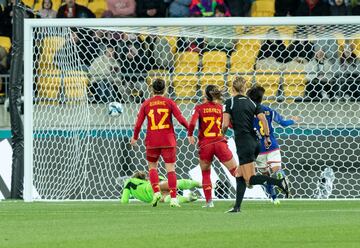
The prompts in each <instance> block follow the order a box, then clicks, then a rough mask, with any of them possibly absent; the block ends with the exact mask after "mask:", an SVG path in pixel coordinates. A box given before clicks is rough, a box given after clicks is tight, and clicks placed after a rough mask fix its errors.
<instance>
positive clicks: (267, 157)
mask: <svg viewBox="0 0 360 248" xmlns="http://www.w3.org/2000/svg"><path fill="white" fill-rule="evenodd" d="M276 166H280V167H281V153H280V150H275V151H271V152H269V153H266V154H260V155H259V156H258V157H257V159H256V168H257V169H258V170H260V171H261V170H267V169H268V168H273V167H276Z"/></svg>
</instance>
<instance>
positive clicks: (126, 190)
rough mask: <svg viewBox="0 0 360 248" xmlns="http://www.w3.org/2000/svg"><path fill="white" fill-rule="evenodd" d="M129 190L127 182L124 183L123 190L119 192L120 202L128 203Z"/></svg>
mask: <svg viewBox="0 0 360 248" xmlns="http://www.w3.org/2000/svg"><path fill="white" fill-rule="evenodd" d="M130 195H131V192H130V189H129V188H128V184H127V183H126V185H125V187H124V190H123V192H122V193H121V199H120V202H121V203H122V204H127V203H129V198H130Z"/></svg>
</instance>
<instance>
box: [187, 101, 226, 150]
mask: <svg viewBox="0 0 360 248" xmlns="http://www.w3.org/2000/svg"><path fill="white" fill-rule="evenodd" d="M197 120H199V146H200V147H201V146H204V145H208V144H211V143H216V142H219V141H223V140H224V139H225V138H224V136H223V134H222V132H221V128H222V121H223V107H222V105H221V104H218V103H214V102H206V103H203V104H200V105H197V106H196V107H195V109H194V113H193V115H192V117H191V121H190V124H189V129H188V136H193V133H194V129H195V125H196V122H197Z"/></svg>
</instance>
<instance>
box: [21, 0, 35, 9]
mask: <svg viewBox="0 0 360 248" xmlns="http://www.w3.org/2000/svg"><path fill="white" fill-rule="evenodd" d="M22 2H23V3H24V4H25V5H26V6H28V7H30V8H32V7H33V5H34V0H22Z"/></svg>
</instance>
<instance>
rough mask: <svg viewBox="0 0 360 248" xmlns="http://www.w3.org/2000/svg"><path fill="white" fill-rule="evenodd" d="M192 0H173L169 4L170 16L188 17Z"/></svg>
mask: <svg viewBox="0 0 360 248" xmlns="http://www.w3.org/2000/svg"><path fill="white" fill-rule="evenodd" d="M190 4H191V0H173V1H172V2H171V3H170V6H169V16H170V17H188V16H190V9H189V8H190Z"/></svg>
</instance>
